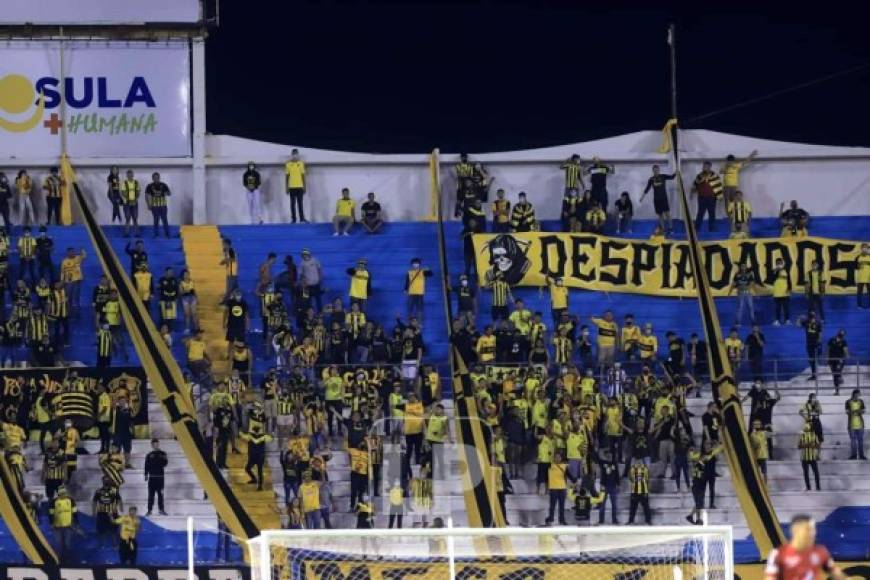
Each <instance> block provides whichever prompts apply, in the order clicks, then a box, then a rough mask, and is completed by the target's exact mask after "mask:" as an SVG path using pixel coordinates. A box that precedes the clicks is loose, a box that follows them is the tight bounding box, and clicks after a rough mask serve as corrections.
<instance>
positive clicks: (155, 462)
mask: <svg viewBox="0 0 870 580" xmlns="http://www.w3.org/2000/svg"><path fill="white" fill-rule="evenodd" d="M168 464H169V459H168V458H167V457H166V452H165V451H163V450H162V449H160V441H159V440H158V439H152V440H151V451H150V452H149V453H148V455H146V456H145V469H144V471H145V481H147V482H148V513H146V514H145V515H146V516H150V515H151V510H152V509H153V508H154V496H157V510H158V511H159V512H160V515H161V516H165V515H166V511H165V510H164V509H163V507H164V506H163V483H164V470H165V469H166V466H167V465H168Z"/></svg>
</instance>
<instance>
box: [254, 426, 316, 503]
mask: <svg viewBox="0 0 870 580" xmlns="http://www.w3.org/2000/svg"><path fill="white" fill-rule="evenodd" d="M242 439H244V440H245V441H247V442H248V462H247V463H246V464H245V473H247V474H248V477H249V478H250V479H249V480H248V483H256V484H257V491H262V490H263V466H264V465H265V463H266V443H268V442H269V441H271V440H272V436H271V435H269V434H268V433H264V432H263V428H262V427H261V426H260V425H259V424H256V423H255V424H253V425H251V429H250V431H248V432H247V433H242ZM255 468H256V470H257V474H256V476H255V475H254V469H255ZM318 509H319V506H318Z"/></svg>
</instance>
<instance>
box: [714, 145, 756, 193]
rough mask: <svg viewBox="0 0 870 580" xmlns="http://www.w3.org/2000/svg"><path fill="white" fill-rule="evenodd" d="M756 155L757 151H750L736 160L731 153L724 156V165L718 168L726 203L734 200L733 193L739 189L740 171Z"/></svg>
mask: <svg viewBox="0 0 870 580" xmlns="http://www.w3.org/2000/svg"><path fill="white" fill-rule="evenodd" d="M757 155H758V151H752V153H750V154H749V156H748V157H747V158H746V159H744V160H743V161H737V159H736V158H735V157H734V156H733V155H729V156H728V157H726V158H725V165H723V166H722V168H721V169H719V173H720V174H721V175H722V182H723V185H724V189H723V191H724V193H725V203H726V204H729V203H731V202H732V201H734V198H735V194H736V193H737V190H739V189H740V171H741V170H742V169H744V168H745V167H746V166H747V165H749V164H750V163H751V162H752V160H753V159H755V157H756V156H757Z"/></svg>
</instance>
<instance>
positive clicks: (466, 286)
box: [453, 274, 477, 317]
mask: <svg viewBox="0 0 870 580" xmlns="http://www.w3.org/2000/svg"><path fill="white" fill-rule="evenodd" d="M453 291H454V292H455V293H456V306H457V310H458V311H459V316H466V317H467V316H468V315H469V314H471V315H475V316H476V315H477V286H476V285H474V284H471V283H470V282H469V279H468V275H467V274H462V275H461V276H459V286H457V287H456V288H455V289H454V290H453Z"/></svg>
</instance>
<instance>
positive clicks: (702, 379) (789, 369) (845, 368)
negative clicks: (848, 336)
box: [480, 357, 870, 393]
mask: <svg viewBox="0 0 870 580" xmlns="http://www.w3.org/2000/svg"><path fill="white" fill-rule="evenodd" d="M619 362H620V364H621V365H622V368H624V369H625V370H626V373H627V374H628V377H629V379H633V378H634V377H635V376H636V375H637V374H638V373H639V372H640V369H641V367H642V366H643V365H644V364H647V363H646V362H641V361H637V360H621V361H619ZM831 362H834V363H835V365H836V366H834V367H832V366H831ZM480 365H481V366H483V367H484V369H487V368H489V369H492V368H506V369H509V368H516V369H525V368H531V367H534V366H540V365H531V364H529V363H517V362H499V361H492V362H488V363H480ZM664 365H665V360H664V359H661V358H660V359H657V360H656V362H655V363H654V364H653V365H651V366H652V367H653V371H654V372H655V373H656V374H657V375H659V376H661V375H662V374H663V373H664V370H663V367H664ZM575 366H576V368H577V370H578V372H579V373H580V374H581V375H582V373H583V372H584V371H585V369H586V368H589V367H588V366H582V365H580V364H576V365H575ZM591 366H592V367H593V368H594V369H595V378H596V379H597V380H598V381H601V382H606V381H607V379H608V371H609V368H610V367H608V366H605V365H599V364H598V363H597V362H596V363H594V364H592V365H591ZM555 368H556V366H555V365H550V368H549V369H548V371H549V373H548V374H549V375H550V376H553V370H554V369H555ZM686 370H687V371H688V372H689V373H690V374H692V376H693V378H694V379H695V380H697V381H698V382H699V383H700V384H706V383H708V382H709V374H708V373H707V372H706V371H705V370H704V369H703V368H702V369H700V370H701V372H700V376H699V375H698V373H694V372H693V371H694V370H696V369H692V367H691V366H690V365H687V369H686ZM834 371H836V374H837V375H838V376H839V379H840V385H839V389H842V390H843V391H844V392H845V391H846V390H849V391H851V389H853V388H857V389H860V388H862V386H870V358H862V357H847V358H844V359H833V360H829V359H828V358H827V357H818V358H817V359H816V373H815V375H814V376H813V375H811V374H808V373H811V371H810V362H809V359H808V358H794V357H777V358H771V359H763V360H762V361H761V364H760V366H759V367H756V366H755V365H754V363H753V362H752V361H750V360H749V359H747V358H745V357H744V358H743V359H742V360H741V361H740V363H739V365H737V368H736V369H734V372H735V375H736V378H737V380H738V383H746V382H753V381H754V380H755V379H756V378H759V379H761V381H762V382H763V383H764V384H765V385H770V386H773V387H774V388H776V389H781V390H789V389H793V390H805V389H806V388H807V386H808V385H812V387H813V388H814V389H815V391H816V393H819V392H822V391H824V392H827V391H833V390H835V386H834V375H835V372H834ZM490 372H491V370H490ZM802 377H803V381H804V382H803V384H801V383H800V379H801V378H802ZM811 377H812V378H811Z"/></svg>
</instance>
